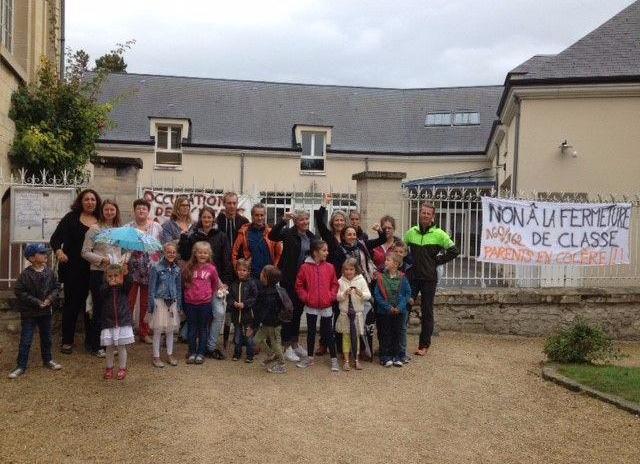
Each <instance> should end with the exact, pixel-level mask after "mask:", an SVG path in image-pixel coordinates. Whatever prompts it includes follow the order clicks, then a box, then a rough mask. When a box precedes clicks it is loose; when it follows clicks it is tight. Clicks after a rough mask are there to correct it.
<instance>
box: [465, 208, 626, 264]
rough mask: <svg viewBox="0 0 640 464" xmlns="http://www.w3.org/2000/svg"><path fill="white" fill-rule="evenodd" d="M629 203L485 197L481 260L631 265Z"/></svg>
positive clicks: (523, 262)
mask: <svg viewBox="0 0 640 464" xmlns="http://www.w3.org/2000/svg"><path fill="white" fill-rule="evenodd" d="M630 227H631V204H629V203H551V202H542V201H521V200H506V199H500V198H489V197H483V198H482V238H481V242H480V256H479V257H478V260H479V261H485V262H490V263H501V264H524V265H550V264H554V265H558V264H566V265H577V266H610V265H614V264H629V229H630Z"/></svg>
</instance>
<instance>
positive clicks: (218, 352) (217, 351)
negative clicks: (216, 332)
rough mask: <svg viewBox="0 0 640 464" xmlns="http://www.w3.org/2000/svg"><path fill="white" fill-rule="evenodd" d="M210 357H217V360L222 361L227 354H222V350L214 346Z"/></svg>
mask: <svg viewBox="0 0 640 464" xmlns="http://www.w3.org/2000/svg"><path fill="white" fill-rule="evenodd" d="M211 357H212V358H213V359H218V360H219V361H224V360H225V359H227V355H226V354H224V351H221V350H220V349H218V348H215V349H214V350H213V351H212V352H211Z"/></svg>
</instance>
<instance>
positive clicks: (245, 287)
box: [227, 259, 258, 363]
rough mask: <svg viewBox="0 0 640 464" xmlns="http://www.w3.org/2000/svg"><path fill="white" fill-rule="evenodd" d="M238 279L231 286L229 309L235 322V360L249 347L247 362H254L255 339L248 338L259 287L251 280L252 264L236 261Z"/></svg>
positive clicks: (245, 261) (228, 296) (240, 260)
mask: <svg viewBox="0 0 640 464" xmlns="http://www.w3.org/2000/svg"><path fill="white" fill-rule="evenodd" d="M235 270H236V274H237V276H238V279H237V280H235V281H234V282H232V283H231V285H230V286H229V294H228V295H227V307H229V308H231V320H232V322H233V338H234V342H235V349H234V351H233V360H234V361H237V360H239V359H240V356H241V355H242V347H243V346H246V347H247V359H246V362H248V363H252V362H253V350H254V345H253V338H252V337H248V336H247V329H248V328H249V327H250V326H251V324H252V323H253V309H254V307H255V304H256V298H257V296H258V286H257V285H256V282H255V281H254V280H253V279H252V278H251V262H250V261H247V260H245V259H239V260H237V261H236V268H235Z"/></svg>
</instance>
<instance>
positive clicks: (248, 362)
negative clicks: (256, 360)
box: [244, 358, 253, 364]
mask: <svg viewBox="0 0 640 464" xmlns="http://www.w3.org/2000/svg"><path fill="white" fill-rule="evenodd" d="M244 362H246V363H247V364H251V363H252V362H253V358H247V359H245V360H244Z"/></svg>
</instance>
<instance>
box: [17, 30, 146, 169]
mask: <svg viewBox="0 0 640 464" xmlns="http://www.w3.org/2000/svg"><path fill="white" fill-rule="evenodd" d="M132 43H133V41H131V42H127V43H126V44H124V45H119V48H117V49H116V50H113V51H112V53H115V54H116V55H122V54H123V53H124V51H125V50H126V49H128V48H130V46H131V44H132ZM88 62H89V55H87V53H86V52H84V51H83V50H78V51H76V52H75V53H69V54H68V59H67V67H66V72H65V77H64V79H60V78H59V76H58V72H57V69H56V66H55V64H54V63H53V62H51V61H50V60H49V59H47V58H44V57H43V58H42V59H41V62H40V69H39V70H38V73H37V76H36V79H35V80H34V81H33V82H32V83H30V84H28V85H26V86H21V87H20V88H19V89H18V90H16V91H15V92H14V93H13V95H12V96H11V109H10V110H9V117H10V118H11V119H12V120H13V121H14V123H15V126H16V134H15V138H14V140H13V144H12V146H11V151H10V155H9V158H10V160H11V163H12V165H13V167H14V168H18V169H24V170H26V172H27V174H28V175H31V174H35V175H38V174H39V173H40V172H41V171H42V170H46V171H47V172H49V173H50V175H56V176H58V177H60V176H61V175H62V173H63V172H66V173H67V174H68V175H69V176H79V177H81V176H84V175H85V174H86V172H85V167H86V165H87V163H88V162H89V159H90V158H91V156H92V155H94V154H95V144H96V142H97V140H98V138H99V137H100V135H101V134H102V132H103V131H104V130H105V129H107V128H108V127H110V126H111V125H112V122H111V120H110V118H109V113H110V112H111V110H112V109H113V106H114V104H115V101H112V102H101V101H100V100H99V96H100V88H101V86H102V83H103V82H104V80H105V78H106V77H107V75H108V70H106V69H98V70H96V71H95V72H93V73H90V74H88V71H87V64H88Z"/></svg>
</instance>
